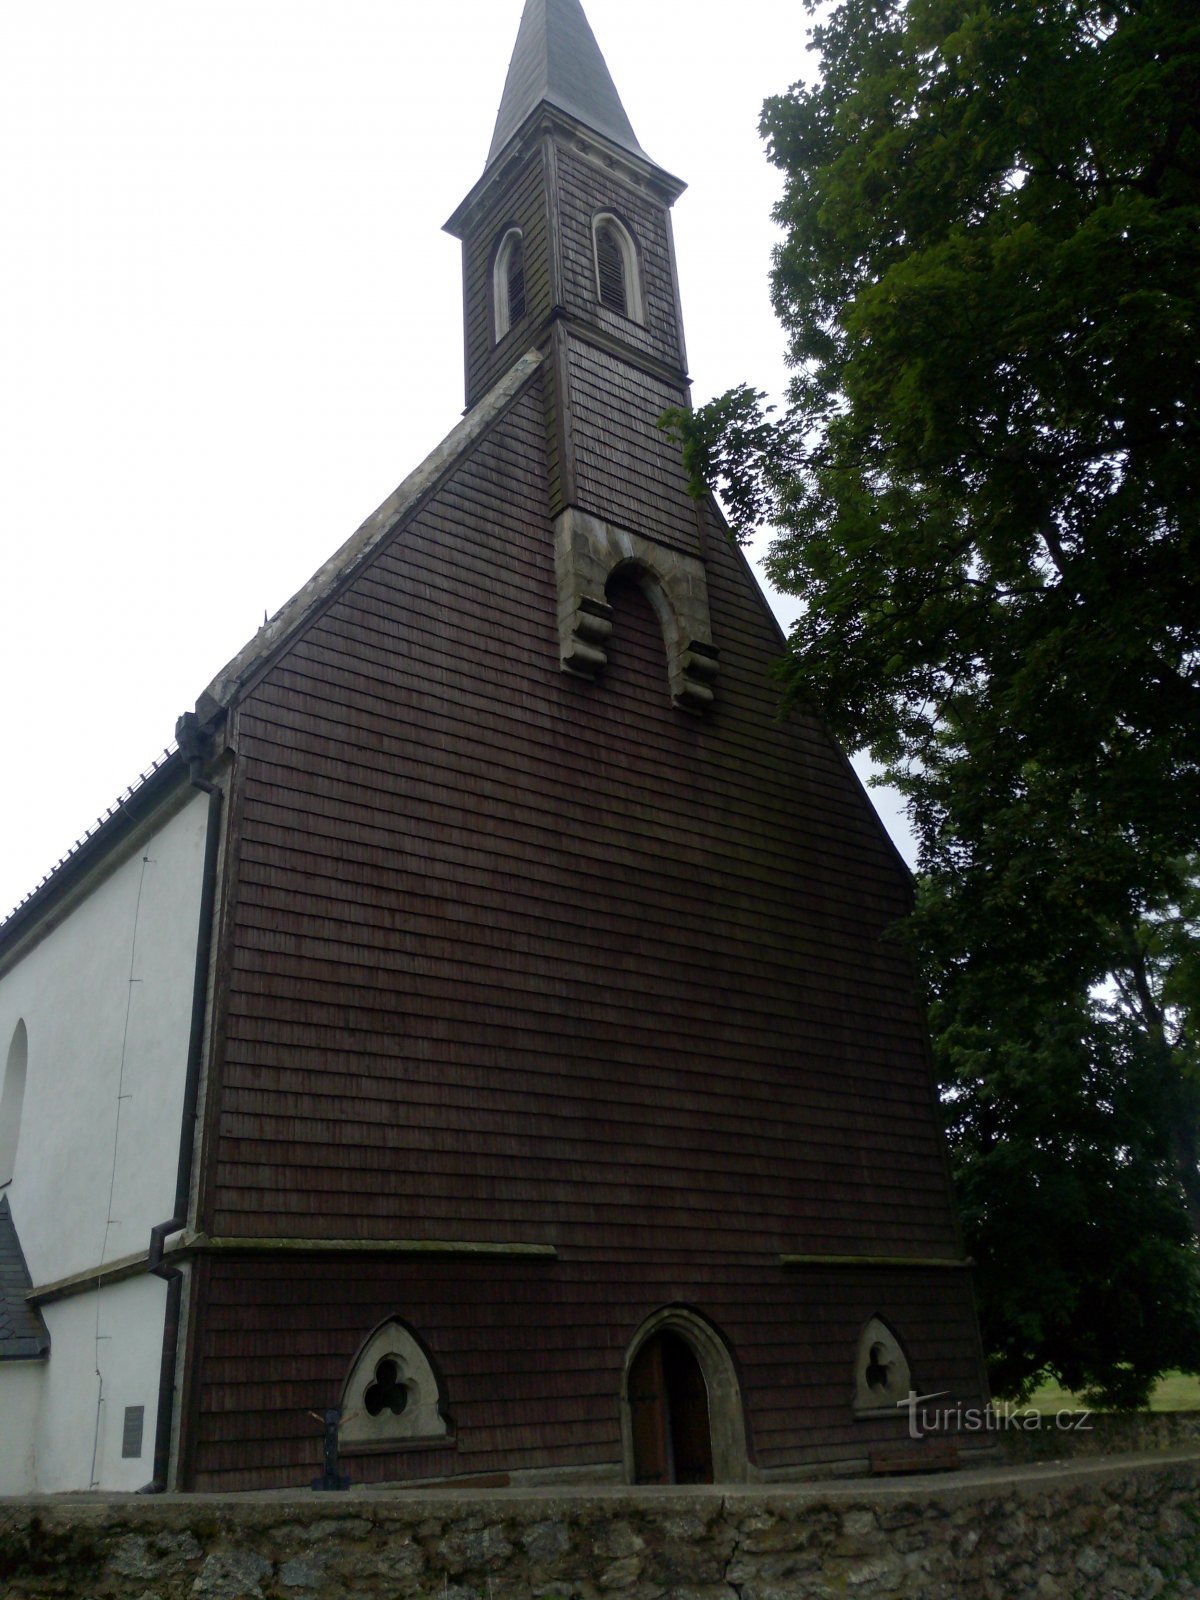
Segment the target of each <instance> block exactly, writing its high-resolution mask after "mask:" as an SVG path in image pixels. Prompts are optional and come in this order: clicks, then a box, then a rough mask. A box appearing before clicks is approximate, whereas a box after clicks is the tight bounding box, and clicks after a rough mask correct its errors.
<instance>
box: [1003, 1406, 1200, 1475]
mask: <svg viewBox="0 0 1200 1600" xmlns="http://www.w3.org/2000/svg"><path fill="white" fill-rule="evenodd" d="M1011 1409H1012V1410H1013V1411H1015V1412H1017V1413H1018V1415H1019V1416H1020V1417H1023V1418H1027V1417H1028V1416H1029V1412H1028V1410H1024V1409H1023V1408H1022V1407H1020V1406H1013V1407H1012V1408H1011ZM1068 1416H1074V1417H1077V1418H1078V1417H1080V1413H1068ZM1083 1416H1084V1417H1086V1420H1085V1421H1083V1423H1082V1426H1076V1425H1075V1423H1073V1422H1068V1424H1067V1425H1066V1426H1065V1427H1062V1428H1060V1427H1058V1426H1057V1425H1056V1418H1055V1416H1054V1415H1053V1414H1049V1415H1046V1416H1043V1417H1042V1418H1041V1422H1040V1425H1039V1426H1035V1425H1034V1424H1033V1423H1032V1422H1031V1423H1029V1425H1028V1426H1026V1427H1006V1428H1005V1429H1004V1430H1003V1432H1001V1433H999V1434H994V1435H992V1437H993V1438H996V1439H997V1440H998V1442H999V1445H1000V1449H1001V1451H1002V1452H1003V1455H1004V1459H1005V1460H1006V1461H1009V1462H1025V1461H1061V1460H1065V1459H1068V1458H1073V1457H1076V1456H1113V1455H1147V1454H1149V1453H1150V1452H1152V1451H1156V1450H1173V1449H1176V1448H1181V1447H1190V1448H1193V1449H1197V1450H1200V1411H1132V1412H1118V1411H1093V1412H1091V1413H1090V1414H1087V1413H1084V1414H1083Z"/></svg>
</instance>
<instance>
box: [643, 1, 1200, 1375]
mask: <svg viewBox="0 0 1200 1600" xmlns="http://www.w3.org/2000/svg"><path fill="white" fill-rule="evenodd" d="M815 39H816V45H817V48H818V49H819V50H820V52H821V57H822V63H823V74H822V77H821V80H820V82H819V83H818V84H817V85H816V86H815V87H814V88H811V89H809V88H805V87H803V86H800V87H797V88H794V89H793V90H792V91H791V92H790V93H789V94H787V95H785V96H782V97H780V98H777V99H774V100H771V101H768V102H767V105H766V107H765V111H764V117H763V131H764V134H765V135H766V137H767V140H768V144H769V150H770V155H771V159H772V160H773V161H774V162H775V163H776V165H777V166H779V167H780V168H781V170H782V171H783V173H784V175H785V190H784V197H783V200H782V201H781V203H780V206H779V211H778V220H779V221H780V222H781V223H782V225H783V227H784V230H785V233H784V239H783V242H782V244H781V245H780V247H779V250H778V254H777V263H776V270H775V274H774V295H775V303H776V307H777V310H778V312H779V315H780V318H781V320H782V322H783V324H784V327H785V329H786V332H787V337H788V341H789V348H790V354H791V358H792V363H793V367H794V378H793V381H792V385H791V390H790V395H789V404H788V407H787V409H786V411H785V412H784V413H783V414H782V415H775V414H772V413H771V412H770V411H769V410H766V409H764V408H763V406H762V402H761V397H760V396H758V395H756V394H755V393H754V391H752V390H750V389H742V390H739V391H735V392H734V393H732V394H730V395H727V396H725V397H724V398H723V399H722V400H719V401H717V402H715V403H714V405H712V406H710V407H707V408H705V409H702V410H700V411H698V412H697V413H696V414H695V415H694V416H689V415H687V414H677V415H676V416H675V417H674V418H673V419H672V426H673V428H674V430H675V431H676V433H677V434H678V435H679V437H680V438H681V440H682V442H683V446H684V451H685V459H686V463H687V466H688V470H689V472H690V474H691V476H692V478H693V482H694V484H695V485H696V487H697V488H698V489H699V488H701V487H702V486H703V485H704V484H706V483H708V484H713V485H715V486H717V487H719V488H720V489H721V490H722V492H723V494H724V495H725V497H726V502H727V505H728V508H729V511H730V514H731V521H732V524H733V527H734V529H735V531H736V532H737V533H739V534H745V533H748V532H749V530H750V529H751V528H752V527H753V526H754V525H755V524H756V523H758V522H760V521H763V520H769V521H771V522H772V523H773V524H774V526H775V529H776V538H775V542H774V544H773V547H772V551H771V554H770V558H769V563H768V565H769V571H770V575H771V577H772V579H773V581H774V582H775V583H776V584H777V585H778V586H779V587H781V588H782V589H785V590H787V591H789V592H791V593H793V594H796V595H798V596H800V597H801V598H802V599H803V601H804V602H805V607H804V611H803V614H802V616H801V618H800V620H799V622H798V623H797V625H796V628H795V631H794V634H793V637H792V641H791V654H790V661H789V688H790V692H791V694H792V695H793V697H795V698H797V699H799V700H801V701H803V702H804V703H807V704H810V705H813V706H815V707H816V708H817V709H818V710H819V711H820V712H821V714H822V715H823V716H824V717H825V718H826V720H827V721H828V723H829V724H830V725H831V727H832V729H833V731H834V732H835V733H836V734H837V735H839V736H840V737H841V738H842V740H843V741H845V742H846V743H847V744H848V745H850V746H851V747H852V748H855V749H860V748H864V747H865V748H867V749H869V750H870V751H871V752H872V754H873V755H874V757H875V758H876V760H878V761H879V762H881V763H882V764H883V766H884V767H885V769H886V770H887V773H888V775H889V777H890V778H891V779H892V781H893V782H896V783H898V784H899V786H900V787H901V788H902V789H903V790H904V792H905V793H906V795H907V797H908V800H909V804H910V814H911V817H912V820H913V824H914V827H915V829H916V832H917V835H918V838H919V842H920V849H921V874H922V892H921V895H920V903H919V907H918V911H917V915H916V917H915V919H914V924H913V935H914V938H915V939H916V942H917V945H918V948H919V950H920V952H921V954H922V958H923V961H924V964H925V970H926V974H927V978H928V983H929V990H930V995H931V999H932V1007H933V1010H932V1022H933V1027H934V1042H935V1052H936V1055H937V1060H938V1065H939V1068H940V1071H941V1073H942V1078H943V1083H944V1085H945V1089H946V1097H947V1105H948V1109H949V1113H950V1133H951V1143H952V1150H953V1153H954V1159H955V1163H956V1167H957V1172H958V1178H959V1183H960V1191H961V1199H962V1207H963V1217H964V1225H965V1228H966V1231H967V1234H968V1242H969V1244H970V1246H971V1247H972V1249H973V1250H974V1252H975V1253H976V1255H977V1256H978V1258H979V1261H980V1269H981V1270H980V1274H979V1279H980V1283H981V1286H982V1295H983V1300H982V1313H983V1322H984V1331H985V1339H986V1341H987V1344H988V1349H989V1353H990V1354H991V1355H992V1357H993V1361H994V1367H995V1373H996V1377H997V1381H998V1385H999V1387H1000V1388H1001V1389H1004V1390H1007V1391H1008V1392H1013V1393H1019V1392H1020V1391H1021V1390H1022V1389H1026V1388H1028V1387H1029V1385H1030V1384H1031V1382H1032V1381H1033V1380H1034V1378H1035V1377H1036V1375H1037V1373H1038V1372H1039V1371H1041V1370H1042V1369H1050V1370H1053V1371H1054V1372H1056V1373H1057V1374H1058V1375H1059V1376H1060V1377H1061V1378H1062V1380H1063V1381H1064V1383H1066V1384H1067V1385H1068V1386H1069V1387H1077V1388H1081V1389H1085V1388H1088V1387H1089V1386H1090V1387H1091V1388H1092V1389H1093V1390H1095V1391H1097V1392H1098V1393H1102V1394H1103V1395H1105V1396H1106V1397H1107V1398H1109V1399H1110V1400H1111V1401H1114V1402H1122V1401H1125V1402H1130V1401H1136V1400H1138V1399H1139V1398H1141V1397H1143V1396H1144V1393H1145V1391H1146V1389H1147V1387H1148V1385H1149V1384H1150V1383H1151V1382H1152V1381H1153V1378H1154V1377H1155V1376H1156V1375H1157V1374H1159V1373H1161V1372H1162V1371H1164V1370H1166V1369H1167V1368H1169V1367H1182V1368H1184V1369H1186V1370H1193V1371H1194V1370H1197V1367H1198V1366H1200V1338H1198V1337H1197V1335H1198V1334H1200V1309H1198V1290H1197V1283H1198V1278H1197V1253H1196V1242H1195V1235H1196V1234H1197V1233H1200V1054H1198V1048H1197V1041H1196V1018H1197V1015H1198V1008H1200V890H1198V888H1197V870H1196V863H1197V861H1200V799H1198V796H1200V537H1198V521H1200V513H1198V510H1197V507H1198V506H1200V451H1198V448H1197V435H1198V419H1200V120H1198V118H1200V111H1198V108H1200V11H1198V10H1197V8H1196V6H1195V3H1194V0H844V3H843V4H842V5H840V6H839V8H838V9H837V10H836V11H835V12H834V13H833V14H832V15H831V16H830V17H829V18H828V19H827V20H826V21H825V22H824V24H823V25H822V26H820V27H819V28H818V29H817V30H816V33H815ZM1022 1263H1024V1265H1023V1264H1022Z"/></svg>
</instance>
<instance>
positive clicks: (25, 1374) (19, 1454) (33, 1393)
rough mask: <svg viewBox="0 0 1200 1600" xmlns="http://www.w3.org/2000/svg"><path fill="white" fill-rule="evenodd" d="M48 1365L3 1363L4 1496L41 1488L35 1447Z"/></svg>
mask: <svg viewBox="0 0 1200 1600" xmlns="http://www.w3.org/2000/svg"><path fill="white" fill-rule="evenodd" d="M45 1378H46V1363H45V1362H44V1361H0V1494H28V1493H30V1491H31V1490H33V1489H35V1488H36V1487H37V1471H36V1461H35V1454H36V1452H35V1443H36V1439H37V1420H38V1407H39V1405H40V1403H41V1398H42V1385H43V1383H44V1382H45Z"/></svg>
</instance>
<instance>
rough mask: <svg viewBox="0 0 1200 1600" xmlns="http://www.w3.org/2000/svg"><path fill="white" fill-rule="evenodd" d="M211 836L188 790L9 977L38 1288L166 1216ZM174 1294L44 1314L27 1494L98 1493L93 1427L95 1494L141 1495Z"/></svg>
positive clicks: (111, 1257)
mask: <svg viewBox="0 0 1200 1600" xmlns="http://www.w3.org/2000/svg"><path fill="white" fill-rule="evenodd" d="M206 826H207V800H206V797H205V796H204V795H202V794H200V793H197V792H195V791H187V795H186V799H185V801H184V804H183V805H182V808H181V809H178V810H176V811H175V812H174V813H173V814H171V815H170V816H168V817H166V819H165V820H164V821H163V822H162V823H161V824H160V825H159V826H158V827H157V828H156V829H155V830H154V831H153V833H152V834H150V836H149V837H148V838H147V839H146V840H145V842H144V843H143V844H142V845H141V846H140V848H138V849H136V850H134V851H132V852H131V853H130V854H129V855H128V856H127V857H126V858H125V859H123V860H122V861H121V862H120V864H119V865H118V866H117V867H116V868H115V870H113V871H112V872H110V873H109V874H108V875H107V876H105V877H103V878H101V879H100V880H99V881H98V882H96V884H95V886H94V887H93V888H92V889H91V891H90V892H89V893H88V894H87V895H86V896H85V897H84V898H83V899H81V900H80V901H79V903H78V904H76V905H75V906H74V907H73V908H72V910H71V911H70V914H69V915H67V916H66V917H65V918H64V920H63V921H61V922H60V923H59V924H58V925H57V926H55V927H54V928H53V929H52V930H51V931H50V932H49V933H48V934H46V936H45V937H44V938H42V939H41V940H40V941H39V942H37V943H36V944H34V945H32V947H31V948H29V949H28V950H27V951H26V952H25V953H24V954H23V956H22V958H21V959H20V960H19V961H18V962H16V964H15V965H13V966H12V967H11V968H9V969H8V970H6V971H4V972H3V974H2V975H0V1065H2V1063H3V1059H4V1056H5V1054H6V1052H7V1050H8V1045H9V1041H10V1040H11V1038H12V1037H13V1034H14V1032H15V1030H16V1027H17V1023H18V1022H19V1021H22V1020H23V1021H24V1023H25V1027H26V1029H27V1032H28V1069H27V1076H26V1087H25V1099H24V1106H23V1110H22V1116H21V1126H20V1135H19V1140H18V1144H17V1152H16V1161H15V1165H14V1171H13V1178H12V1182H11V1184H10V1185H9V1187H8V1189H7V1190H6V1193H7V1194H8V1197H9V1201H10V1204H11V1207H12V1213H13V1220H14V1222H15V1224H16V1227H17V1232H18V1235H19V1237H20V1240H21V1245H22V1248H23V1250H24V1253H25V1259H26V1262H27V1263H28V1266H29V1272H30V1275H31V1277H32V1279H33V1282H34V1284H35V1286H39V1287H40V1286H43V1285H46V1284H49V1283H55V1282H57V1281H59V1280H61V1279H63V1278H69V1277H71V1276H73V1275H74V1274H77V1273H89V1274H90V1273H92V1272H95V1271H97V1270H98V1269H99V1268H101V1267H104V1266H107V1265H111V1264H112V1263H113V1262H117V1261H121V1260H123V1259H126V1258H129V1257H132V1256H136V1255H138V1254H139V1253H144V1252H145V1251H146V1248H147V1246H148V1244H149V1239H150V1230H151V1228H152V1227H153V1226H154V1225H155V1224H156V1223H158V1222H163V1221H165V1220H166V1219H167V1218H169V1217H170V1216H171V1214H172V1210H173V1206H174V1199H175V1183H176V1173H177V1166H178V1159H179V1135H180V1126H181V1120H182V1114H183V1091H184V1077H185V1072H186V1066H187V1050H188V1033H189V1025H190V1021H191V1009H192V990H193V984H194V979H195V962H196V936H197V928H198V921H199V913H200V897H201V879H202V876H203V863H204V841H205V833H206ZM131 980H132V981H131ZM110 1195H111V1203H110ZM165 1294H166V1285H165V1284H164V1283H162V1282H161V1281H160V1280H158V1279H152V1278H149V1277H148V1276H146V1277H141V1276H139V1277H137V1278H134V1279H130V1280H127V1281H125V1282H121V1283H116V1284H112V1285H109V1286H106V1287H105V1288H103V1289H102V1290H100V1291H99V1292H98V1293H97V1292H95V1291H93V1292H91V1293H88V1294H83V1295H79V1296H77V1297H73V1298H70V1299H63V1300H58V1301H56V1302H54V1303H52V1304H47V1305H46V1306H45V1307H44V1308H43V1315H44V1317H45V1319H46V1323H47V1325H48V1327H49V1329H50V1336H51V1351H50V1359H49V1362H48V1363H47V1364H45V1371H44V1374H43V1378H42V1382H41V1396H40V1403H39V1407H38V1419H37V1423H36V1429H35V1435H36V1436H35V1441H34V1456H33V1461H34V1467H33V1478H34V1481H33V1482H32V1483H28V1484H27V1485H26V1487H27V1488H30V1489H32V1488H36V1489H37V1490H39V1491H41V1492H55V1491H59V1490H66V1489H86V1488H88V1487H89V1485H90V1483H91V1481H92V1461H93V1449H94V1448H95V1447H96V1441H97V1416H98V1414H99V1417H100V1428H101V1432H102V1434H103V1435H104V1442H103V1446H102V1448H100V1449H99V1450H98V1451H97V1455H96V1461H97V1480H96V1481H97V1482H98V1483H99V1484H100V1485H101V1486H102V1487H105V1488H113V1489H119V1488H137V1487H139V1486H140V1485H141V1484H143V1483H145V1482H146V1480H147V1479H148V1478H149V1477H150V1466H151V1458H152V1455H153V1430H154V1413H155V1407H156V1404H157V1383H158V1372H159V1364H160V1359H161V1354H162V1333H163V1307H164V1302H165ZM97 1312H99V1315H97ZM97 1369H99V1374H100V1376H99V1377H98V1376H97ZM17 1389H18V1385H15V1384H14V1385H7V1386H0V1437H3V1438H5V1439H6V1441H7V1439H8V1437H9V1429H10V1426H11V1427H19V1426H20V1416H21V1415H24V1414H25V1412H27V1410H28V1406H27V1404H25V1402H24V1401H18V1400H17V1398H16V1395H17ZM10 1390H11V1396H12V1397H11V1401H10V1398H9V1391H10ZM101 1395H102V1397H103V1398H102V1404H101V1405H100V1407H99V1413H98V1408H97V1401H98V1398H100V1397H101ZM10 1405H11V1409H10ZM131 1405H144V1406H145V1407H146V1438H147V1450H148V1454H147V1455H146V1457H145V1458H144V1459H142V1460H137V1461H133V1462H122V1460H121V1424H122V1419H123V1415H124V1409H125V1407H126V1406H131ZM22 1407H24V1409H22ZM22 1453H23V1452H22ZM101 1468H102V1469H103V1476H101V1475H100V1474H101Z"/></svg>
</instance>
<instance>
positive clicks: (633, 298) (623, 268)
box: [592, 213, 645, 322]
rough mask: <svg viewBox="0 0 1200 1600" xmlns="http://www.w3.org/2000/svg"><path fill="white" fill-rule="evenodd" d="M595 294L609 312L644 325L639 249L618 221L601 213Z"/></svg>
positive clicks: (596, 225) (595, 226) (597, 230)
mask: <svg viewBox="0 0 1200 1600" xmlns="http://www.w3.org/2000/svg"><path fill="white" fill-rule="evenodd" d="M592 232H593V238H594V241H595V247H596V295H597V298H598V299H599V301H600V304H601V305H602V306H603V307H604V308H605V310H606V311H615V312H617V314H618V315H619V316H622V317H628V318H629V319H630V321H632V322H644V321H645V317H644V315H643V311H642V285H641V275H640V270H639V266H638V254H637V247H636V246H635V244H634V242H633V236H632V235H631V234H630V232H629V230H628V228H626V227H625V225H624V223H623V222H621V221H620V219H619V218H617V217H614V216H612V215H610V214H608V213H601V215H600V216H598V217H597V218H596V219H595V222H594V223H593V228H592Z"/></svg>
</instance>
